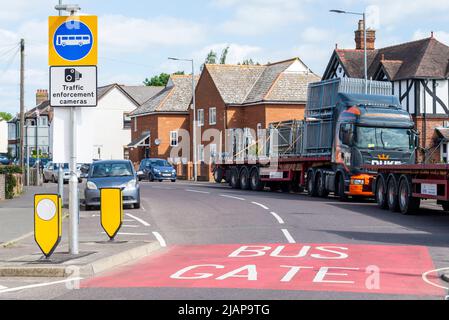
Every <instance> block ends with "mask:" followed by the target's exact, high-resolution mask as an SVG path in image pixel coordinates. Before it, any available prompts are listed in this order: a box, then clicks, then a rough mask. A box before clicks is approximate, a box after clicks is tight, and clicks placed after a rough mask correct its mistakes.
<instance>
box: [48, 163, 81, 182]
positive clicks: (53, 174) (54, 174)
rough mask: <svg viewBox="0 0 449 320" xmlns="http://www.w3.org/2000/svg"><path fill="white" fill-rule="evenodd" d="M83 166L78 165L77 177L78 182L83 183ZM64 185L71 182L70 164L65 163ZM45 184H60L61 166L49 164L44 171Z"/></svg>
mask: <svg viewBox="0 0 449 320" xmlns="http://www.w3.org/2000/svg"><path fill="white" fill-rule="evenodd" d="M80 169H81V164H77V166H76V175H77V176H78V182H81V171H80ZM62 173H63V179H64V183H68V182H69V180H70V169H69V164H68V163H64V165H63V168H62ZM43 176H44V183H47V182H49V181H52V182H54V183H58V179H59V164H58V163H53V162H49V163H47V165H46V166H45V167H44V169H43Z"/></svg>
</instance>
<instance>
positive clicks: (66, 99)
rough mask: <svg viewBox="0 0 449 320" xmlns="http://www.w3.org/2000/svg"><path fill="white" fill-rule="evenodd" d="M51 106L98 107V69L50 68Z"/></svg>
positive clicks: (85, 67)
mask: <svg viewBox="0 0 449 320" xmlns="http://www.w3.org/2000/svg"><path fill="white" fill-rule="evenodd" d="M50 105H51V106H52V107H95V106H97V67H95V66H93V67H92V66H88V67H87V66H72V67H50Z"/></svg>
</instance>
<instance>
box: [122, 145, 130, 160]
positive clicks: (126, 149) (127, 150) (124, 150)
mask: <svg viewBox="0 0 449 320" xmlns="http://www.w3.org/2000/svg"><path fill="white" fill-rule="evenodd" d="M123 159H125V160H129V149H128V148H127V147H125V148H123Z"/></svg>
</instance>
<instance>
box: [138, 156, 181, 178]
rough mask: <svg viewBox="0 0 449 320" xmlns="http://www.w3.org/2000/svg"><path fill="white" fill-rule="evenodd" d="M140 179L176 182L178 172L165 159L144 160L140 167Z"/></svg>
mask: <svg viewBox="0 0 449 320" xmlns="http://www.w3.org/2000/svg"><path fill="white" fill-rule="evenodd" d="M139 173H140V174H139V179H140V180H142V179H144V178H147V179H148V180H149V181H155V180H158V181H159V182H162V181H164V180H170V181H172V182H176V178H177V177H176V170H175V168H173V166H172V165H171V164H170V163H169V162H168V161H167V160H164V159H143V160H142V161H141V162H140V166H139Z"/></svg>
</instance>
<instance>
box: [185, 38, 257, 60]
mask: <svg viewBox="0 0 449 320" xmlns="http://www.w3.org/2000/svg"><path fill="white" fill-rule="evenodd" d="M227 46H229V51H228V56H227V59H226V63H227V64H237V63H239V62H240V63H241V62H242V61H243V60H245V59H250V58H251V59H253V60H257V57H258V54H259V53H260V52H261V51H262V48H260V47H257V46H250V45H241V44H236V43H231V44H227V43H216V44H212V45H208V46H206V47H204V48H202V49H201V50H199V51H197V52H195V53H194V56H195V57H196V59H197V61H199V62H201V63H203V62H204V60H205V59H206V56H207V54H208V53H209V52H210V51H211V50H212V51H214V52H216V53H217V58H218V59H219V58H220V56H221V53H222V51H223V49H225V48H226V47H227Z"/></svg>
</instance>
